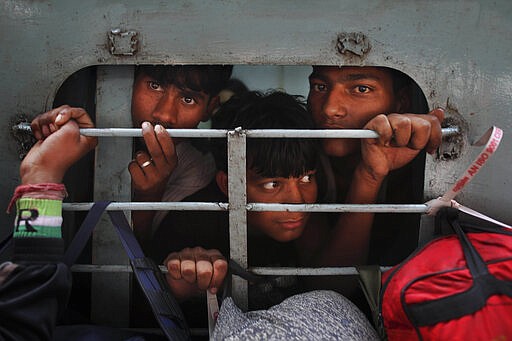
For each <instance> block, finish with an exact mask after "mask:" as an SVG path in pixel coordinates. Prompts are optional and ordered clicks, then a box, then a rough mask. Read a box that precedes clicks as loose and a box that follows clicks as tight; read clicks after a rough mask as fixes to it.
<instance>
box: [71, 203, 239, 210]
mask: <svg viewBox="0 0 512 341" xmlns="http://www.w3.org/2000/svg"><path fill="white" fill-rule="evenodd" d="M93 204H94V203H92V202H84V203H77V202H71V203H67V202H65V203H63V204H62V209H63V210H64V211H89V210H90V209H91V207H92V205H93ZM106 210H107V211H145V210H155V211H168V210H176V211H227V210H229V205H228V204H227V203H224V202H112V203H111V204H110V205H108V206H107V209H106Z"/></svg>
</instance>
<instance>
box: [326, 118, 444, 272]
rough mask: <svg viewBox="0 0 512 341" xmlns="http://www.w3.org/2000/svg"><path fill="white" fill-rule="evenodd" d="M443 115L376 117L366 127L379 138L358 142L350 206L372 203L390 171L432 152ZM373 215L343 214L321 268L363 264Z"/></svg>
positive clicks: (329, 239) (437, 139) (332, 234)
mask: <svg viewBox="0 0 512 341" xmlns="http://www.w3.org/2000/svg"><path fill="white" fill-rule="evenodd" d="M443 117H444V113H443V112H442V110H439V109H436V110H433V111H432V112H431V113H430V114H429V115H414V114H391V115H388V116H386V115H378V116H376V117H375V118H374V119H372V120H371V121H370V122H368V124H367V125H366V126H365V129H371V130H375V131H377V133H378V134H379V138H376V139H364V140H362V141H361V162H360V163H359V165H358V166H357V167H356V170H355V172H354V175H353V178H352V182H351V185H350V187H349V191H348V194H347V198H346V203H349V204H373V203H375V202H376V199H377V195H378V193H379V190H380V187H381V185H382V183H383V181H384V179H385V178H386V176H387V175H388V174H389V172H390V171H392V170H394V169H398V168H401V167H403V166H404V165H406V164H407V163H409V162H411V161H412V160H413V159H414V157H416V155H418V153H419V152H420V151H421V150H422V149H426V150H427V151H428V152H434V151H435V149H436V148H437V147H438V146H439V145H440V143H441V125H440V123H439V122H440V121H442V119H443ZM373 220H374V213H355V212H350V213H343V214H341V215H340V217H339V219H338V221H337V224H336V226H335V228H334V229H333V230H332V231H331V232H330V236H329V237H328V239H327V240H328V243H327V246H326V248H325V251H324V252H323V253H322V256H321V258H320V262H321V264H322V265H324V266H341V265H355V264H365V263H366V262H367V258H368V249H369V240H370V234H371V228H372V225H373Z"/></svg>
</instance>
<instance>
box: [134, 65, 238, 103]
mask: <svg viewBox="0 0 512 341" xmlns="http://www.w3.org/2000/svg"><path fill="white" fill-rule="evenodd" d="M232 70H233V66H232V65H139V66H137V68H136V69H135V77H138V76H139V75H141V74H143V75H147V76H149V77H151V78H154V79H155V80H157V81H158V82H160V83H161V84H162V85H169V84H174V85H176V86H177V87H179V88H189V89H191V90H194V91H203V92H206V93H207V94H209V95H211V96H215V95H217V94H218V93H219V92H220V91H221V90H222V89H223V88H224V87H225V86H226V83H227V81H228V79H229V78H230V77H231V72H232Z"/></svg>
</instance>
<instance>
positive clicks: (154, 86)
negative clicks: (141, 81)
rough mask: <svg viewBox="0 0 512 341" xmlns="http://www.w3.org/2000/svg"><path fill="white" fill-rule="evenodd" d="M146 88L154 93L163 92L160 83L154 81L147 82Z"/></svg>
mask: <svg viewBox="0 0 512 341" xmlns="http://www.w3.org/2000/svg"><path fill="white" fill-rule="evenodd" d="M148 86H149V88H150V89H151V90H155V91H164V89H163V87H162V86H161V85H160V83H158V82H155V81H149V82H148Z"/></svg>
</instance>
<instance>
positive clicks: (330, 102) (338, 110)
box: [323, 90, 347, 118]
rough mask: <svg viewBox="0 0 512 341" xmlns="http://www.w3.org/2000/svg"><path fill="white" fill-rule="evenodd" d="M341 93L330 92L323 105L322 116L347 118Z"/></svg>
mask: <svg viewBox="0 0 512 341" xmlns="http://www.w3.org/2000/svg"><path fill="white" fill-rule="evenodd" d="M343 97H344V96H343V93H342V91H335V90H333V91H331V92H330V93H329V95H328V97H327V100H326V101H325V103H324V105H323V111H324V114H325V115H326V116H327V117H329V118H343V117H345V116H347V108H346V105H345V100H344V98H343Z"/></svg>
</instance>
